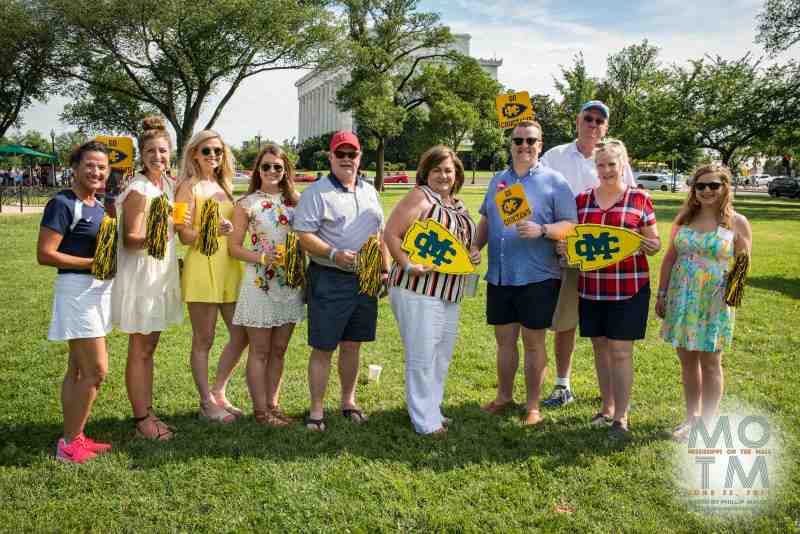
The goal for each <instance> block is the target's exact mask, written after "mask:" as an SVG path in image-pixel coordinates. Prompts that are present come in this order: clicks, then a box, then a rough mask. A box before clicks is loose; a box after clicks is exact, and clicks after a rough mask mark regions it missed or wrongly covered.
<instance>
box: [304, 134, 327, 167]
mask: <svg viewBox="0 0 800 534" xmlns="http://www.w3.org/2000/svg"><path fill="white" fill-rule="evenodd" d="M331 137H333V132H329V133H326V134H322V135H319V136H317V137H309V138H308V139H306V140H305V141H303V142H302V143H301V144H300V146H299V147H298V149H297V154H298V159H297V165H298V167H299V168H301V169H308V170H323V169H325V168H327V167H326V166H327V150H328V148H329V147H330V146H331ZM319 153H322V154H323V156H324V158H325V162H324V163H323V164H322V166H320V158H319Z"/></svg>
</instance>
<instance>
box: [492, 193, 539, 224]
mask: <svg viewBox="0 0 800 534" xmlns="http://www.w3.org/2000/svg"><path fill="white" fill-rule="evenodd" d="M494 202H495V204H496V205H497V211H498V213H500V218H502V219H503V224H504V225H505V226H510V225H512V224H515V223H518V222H519V221H521V220H523V219H525V218H527V217H530V216H531V215H533V210H532V209H531V207H530V205H529V204H528V198H527V197H526V196H525V188H524V187H523V186H522V184H519V183H517V184H514V185H512V186H511V187H509V188H506V189H502V190H500V191H498V193H497V194H496V195H495V196H494Z"/></svg>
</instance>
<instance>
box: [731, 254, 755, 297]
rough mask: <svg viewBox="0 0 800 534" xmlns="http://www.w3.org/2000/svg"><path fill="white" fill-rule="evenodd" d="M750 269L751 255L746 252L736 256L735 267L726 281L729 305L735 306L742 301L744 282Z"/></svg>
mask: <svg viewBox="0 0 800 534" xmlns="http://www.w3.org/2000/svg"><path fill="white" fill-rule="evenodd" d="M749 270H750V256H749V255H748V254H747V253H746V252H744V253H742V254H739V255H738V256H736V261H735V262H734V263H733V269H731V271H730V272H729V273H728V278H727V280H726V281H725V303H726V304H727V305H728V306H733V307H734V308H735V307H737V306H739V305H740V304H741V303H742V296H744V284H745V281H746V279H747V272H748V271H749Z"/></svg>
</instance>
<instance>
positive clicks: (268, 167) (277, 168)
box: [261, 163, 283, 172]
mask: <svg viewBox="0 0 800 534" xmlns="http://www.w3.org/2000/svg"><path fill="white" fill-rule="evenodd" d="M261 170H262V171H264V172H269V171H270V170H273V171H275V172H283V165H281V164H280V163H273V164H272V165H270V164H269V163H262V164H261Z"/></svg>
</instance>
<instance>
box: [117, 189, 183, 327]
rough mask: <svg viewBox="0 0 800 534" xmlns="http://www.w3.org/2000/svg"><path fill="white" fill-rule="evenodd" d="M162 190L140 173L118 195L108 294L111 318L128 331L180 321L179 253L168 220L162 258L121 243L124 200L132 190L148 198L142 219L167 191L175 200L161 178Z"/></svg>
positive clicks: (123, 223) (172, 190)
mask: <svg viewBox="0 0 800 534" xmlns="http://www.w3.org/2000/svg"><path fill="white" fill-rule="evenodd" d="M163 184H164V191H161V190H160V189H159V188H158V187H156V186H155V185H153V184H152V183H151V182H150V180H148V179H147V178H146V177H145V176H143V175H141V174H139V175H137V176H135V177H134V179H133V181H132V182H131V183H130V184H129V185H128V187H126V188H125V191H123V192H122V194H121V195H119V196H118V197H117V200H116V207H117V221H118V227H117V232H118V233H117V235H118V236H119V239H118V241H117V274H116V276H115V277H114V289H113V291H112V293H111V321H112V322H113V323H114V325H115V326H116V327H117V328H119V329H120V330H121V331H123V332H125V333H128V334H149V333H151V332H161V331H163V330H166V329H167V327H169V326H170V325H174V324H180V323H181V322H182V321H183V301H182V300H181V284H180V278H179V273H178V256H177V254H176V251H175V240H176V236H175V231H174V228H173V226H172V218H170V221H169V234H168V241H167V250H166V253H165V254H164V259H162V260H158V259H156V258H153V257H152V256H149V255H148V254H147V249H135V250H134V249H129V248H126V247H125V246H123V239H122V236H123V234H124V232H125V214H124V207H123V203H124V202H125V199H126V198H128V195H129V194H130V192H131V191H136V192H137V193H139V194H141V195H143V196H144V197H145V198H146V199H147V204H146V205H145V220H146V217H147V214H148V213H149V212H150V206H151V205H152V202H153V199H155V198H158V197H159V196H161V195H162V194H164V193H166V195H167V198H168V199H169V202H170V205H171V204H172V203H173V201H174V200H175V185H174V183H173V182H172V181H171V180H170V179H169V178H163Z"/></svg>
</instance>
